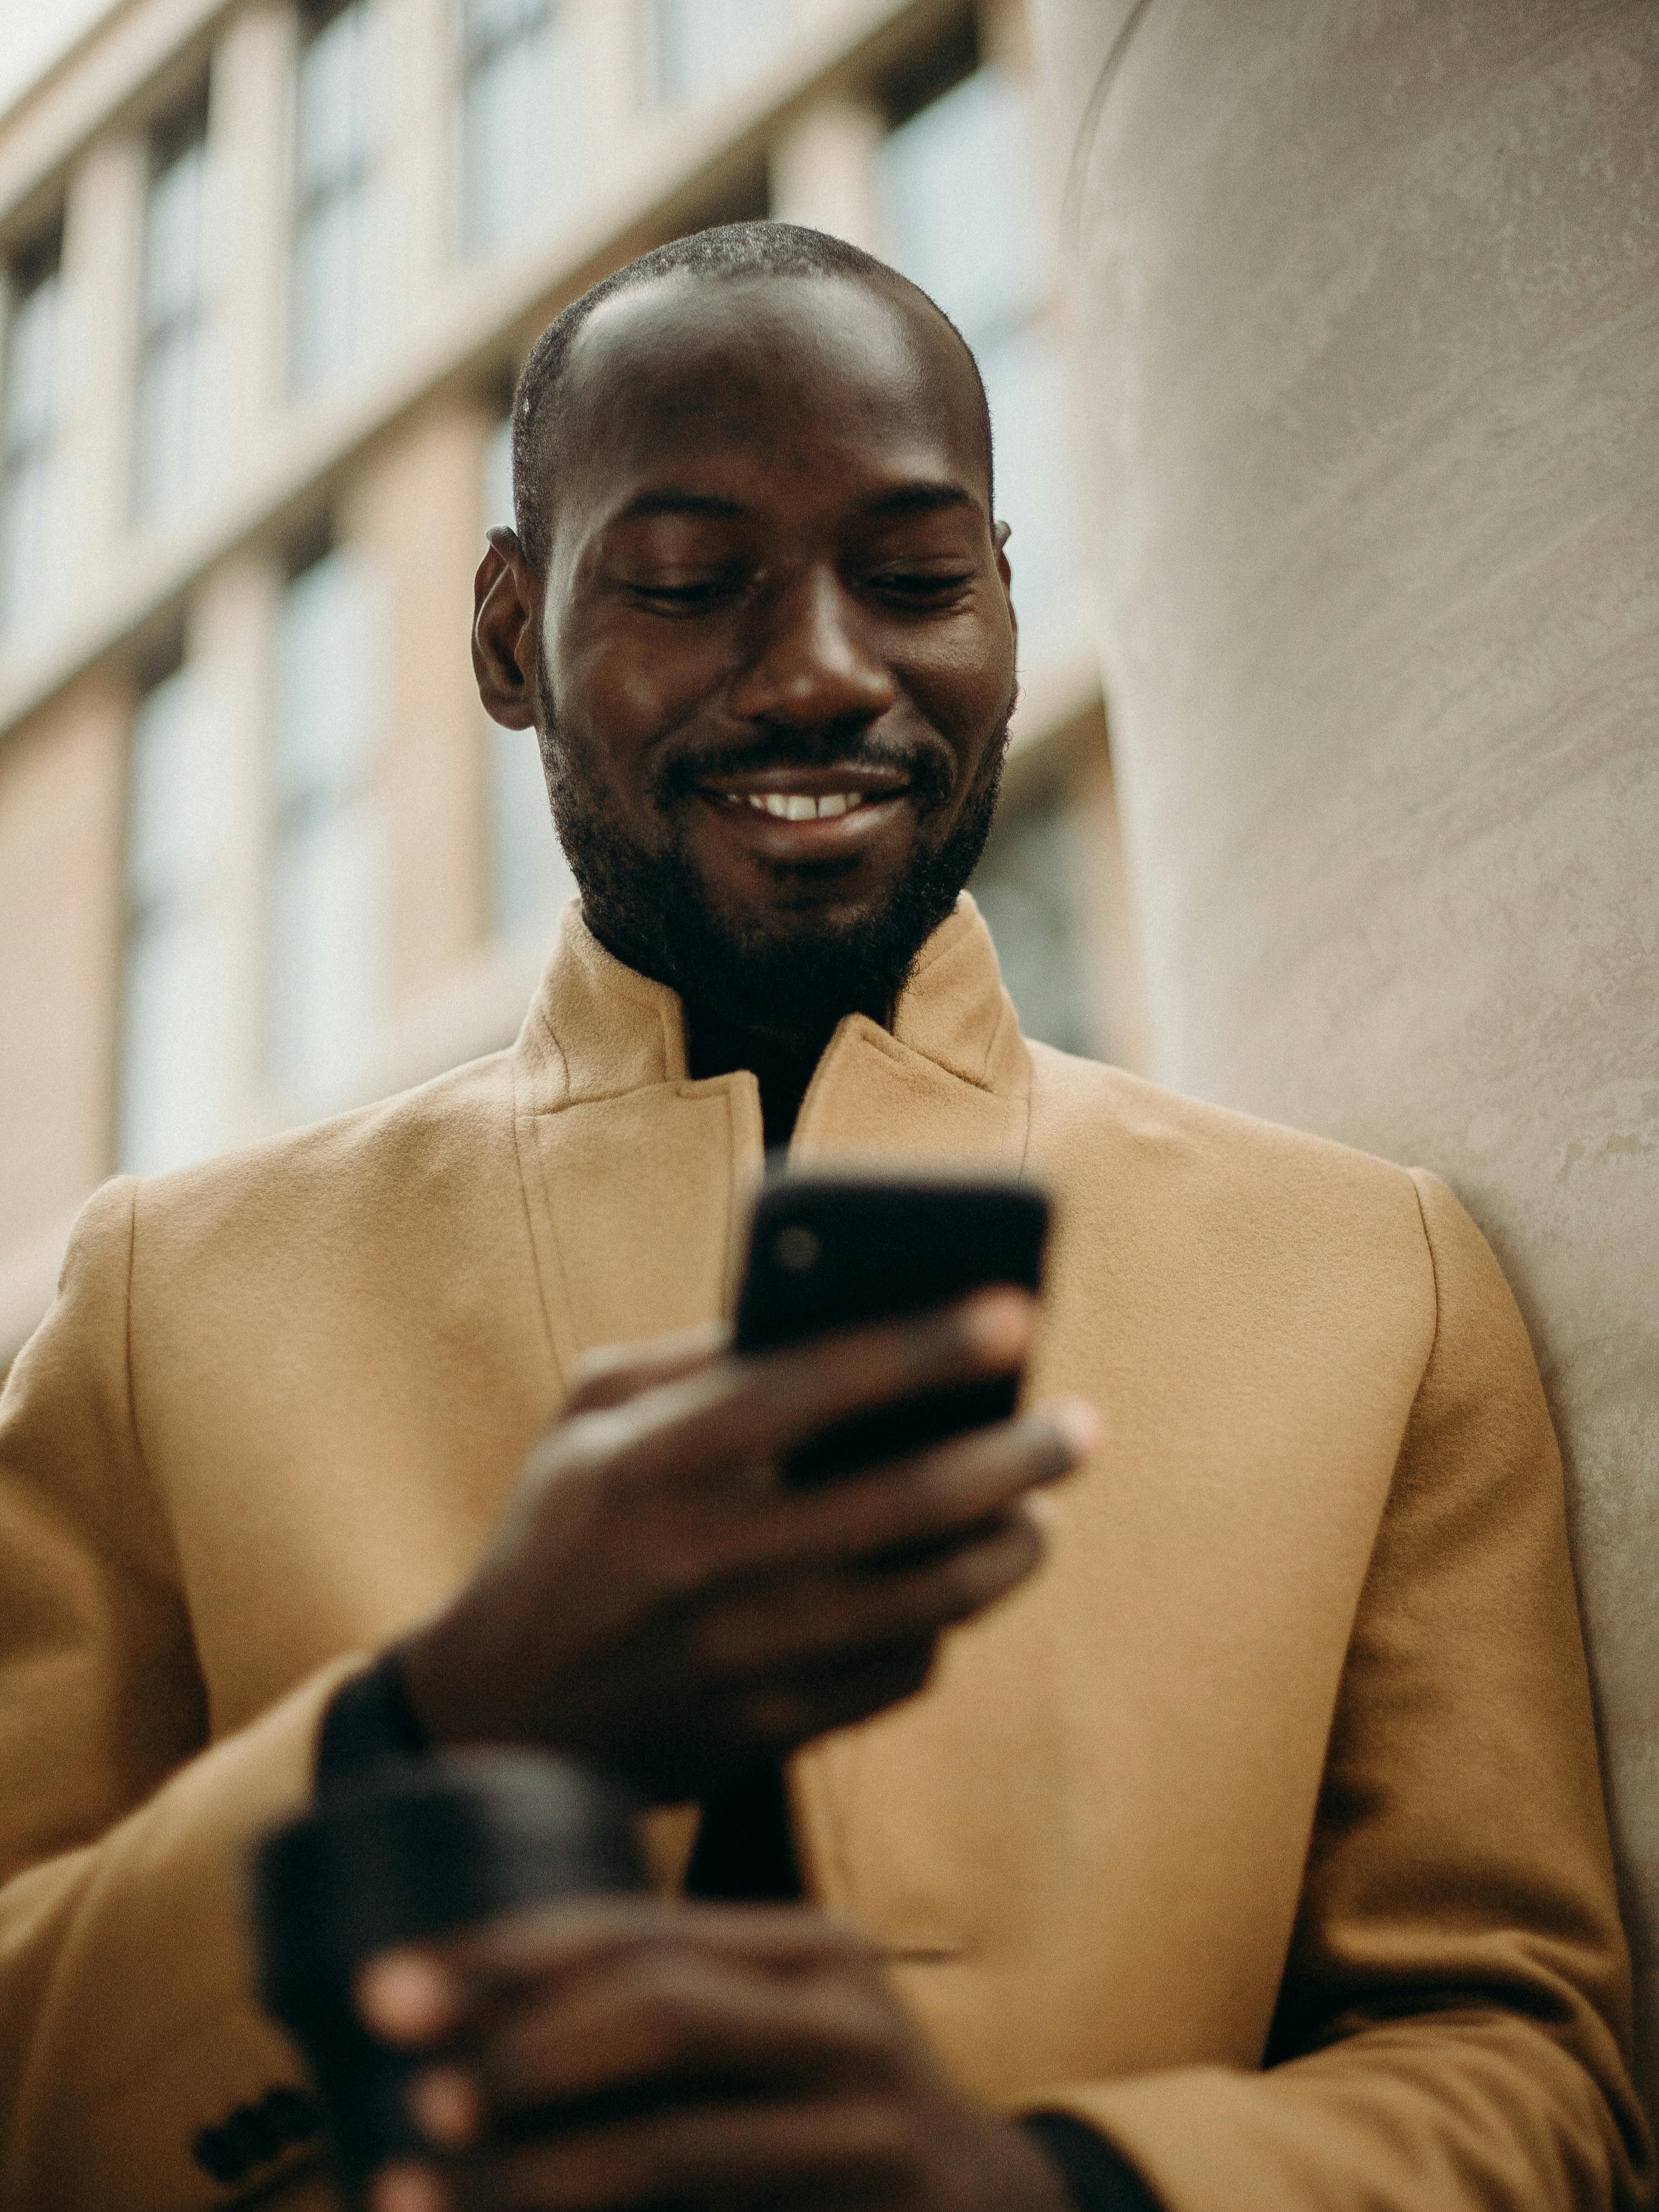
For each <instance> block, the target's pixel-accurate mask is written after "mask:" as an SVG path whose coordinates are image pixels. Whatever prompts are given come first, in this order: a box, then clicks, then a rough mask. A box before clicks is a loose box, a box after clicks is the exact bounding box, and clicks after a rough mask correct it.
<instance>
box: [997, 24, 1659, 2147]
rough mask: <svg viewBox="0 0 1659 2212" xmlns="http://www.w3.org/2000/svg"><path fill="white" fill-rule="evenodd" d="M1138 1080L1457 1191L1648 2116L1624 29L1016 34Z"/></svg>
mask: <svg viewBox="0 0 1659 2212" xmlns="http://www.w3.org/2000/svg"><path fill="white" fill-rule="evenodd" d="M1036 16H1037V21H1038V32H1039V41H1038V43H1039V48H1040V52H1041V55H1042V60H1043V63H1044V66H1045V69H1046V71H1047V75H1048V82H1049V84H1050V87H1051V89H1052V95H1053V110H1052V137H1053V144H1054V152H1055V157H1056V161H1055V166H1056V170H1057V173H1062V174H1063V175H1064V177H1065V179H1066V223H1067V229H1068V234H1069V236H1070V239H1071V242H1072V246H1073V249H1074V259H1075V277H1076V284H1077V293H1078V310H1079V338H1080V345H1079V404H1080V411H1081V416H1082V420H1083V422H1084V426H1085V446H1086V449H1087V454H1088V465H1089V466H1090V469H1091V484H1090V505H1091V513H1092V517H1093V530H1094V540H1095V542H1094V548H1093V550H1094V556H1095V559H1096V562H1097V576H1098V583H1099V601H1100V609H1101V623H1102V639H1103V655H1104V659H1105V664H1106V673H1107V681H1108V692H1109V708H1110V713H1111V717H1112V728H1113V743H1114V748H1115V760H1116V763H1117V774H1118V779H1119V787H1120V792H1121V800H1122V805H1123V809H1124V813H1125V817H1126V826H1127V835H1128V839H1129V845H1130V854H1131V861H1132V866H1133V871H1134V875H1135V881H1136V885H1137V903H1138V920H1139V930H1140V936H1141V943H1142V949H1143V953H1144V958H1145V965H1146V983H1147V995H1148V1002H1149V1003H1148V1018H1149V1021H1150V1024H1151V1029H1152V1053H1153V1060H1154V1064H1155V1066H1156V1069H1157V1072H1158V1073H1159V1075H1160V1076H1161V1077H1162V1078H1163V1079H1165V1080H1166V1081H1168V1082H1170V1083H1171V1084H1173V1085H1176V1086H1177V1087H1179V1088H1181V1089H1182V1090H1187V1091H1194V1092H1197V1093H1199V1094H1201V1095H1203V1096H1206V1097H1212V1098H1215V1099H1219V1100H1222V1101H1225V1102H1226V1103H1230V1104H1233V1105H1237V1106H1240V1107H1243V1108H1245V1109H1249V1110H1250V1111H1252V1112H1255V1113H1259V1114H1263V1115H1270V1116H1272V1117H1273V1118H1275V1119H1278V1120H1281V1121H1291V1122H1294V1123H1298V1124H1301V1125H1303V1126H1305V1127H1310V1128H1315V1129H1318V1130H1322V1131H1324V1132H1326V1133H1329V1134H1332V1135H1334V1136H1337V1137H1340V1138H1342V1139H1346V1140H1348V1141H1350V1142H1352V1143H1354V1144H1358V1145H1360V1146H1365V1147H1366V1148H1368V1149H1370V1150H1372V1151H1376V1152H1382V1153H1384V1154H1387V1155H1389V1156H1390V1157H1392V1158H1398V1159H1402V1160H1409V1161H1417V1162H1422V1163H1425V1164H1427V1165H1429V1166H1431V1167H1433V1168H1435V1169H1436V1170H1438V1171H1439V1172H1440V1173H1442V1174H1443V1175H1444V1176H1446V1177H1447V1178H1448V1180H1449V1182H1451V1183H1452V1184H1453V1186H1454V1187H1455V1188H1456V1190H1457V1191H1458V1192H1459V1193H1460V1194H1461V1195H1462V1198H1463V1200H1464V1201H1465V1203H1466V1204H1467V1205H1468V1206H1469V1207H1470V1208H1471V1210H1472V1211H1473V1212H1474V1214H1475V1216H1476V1218H1478V1219H1479V1221H1480V1223H1481V1225H1482V1226H1483V1227H1484V1229H1485V1230H1486V1234H1487V1236H1488V1237H1490V1238H1491V1240H1492V1243H1493V1245H1494V1247H1495V1249H1497V1251H1498V1256H1499V1257H1500V1259H1501V1260H1502V1261H1503V1262H1504V1266H1505V1267H1506V1268H1507V1270H1508V1272H1509V1275H1510V1280H1511V1281H1512V1283H1513V1284H1514V1285H1515V1287H1516V1293H1517V1295H1518V1297H1520V1300H1521V1303H1522V1308H1523V1310H1524V1311H1525V1313H1526V1316H1527V1319H1528V1324H1529V1326H1530V1328H1531V1330H1532V1333H1533V1340H1534V1344H1535V1346H1536V1347H1537V1351H1538V1354H1539V1358H1540V1361H1541V1366H1542V1368H1543V1371H1544V1376H1545V1381H1546V1384H1547V1388H1548V1390H1549V1393H1550V1396H1551V1400H1552V1402H1553V1407H1554V1410H1555V1414H1556V1418H1557V1422H1558V1425H1559V1429H1560V1431H1561V1435H1562V1438H1563V1443H1564V1445H1565V1451H1566V1456H1567V1463H1568V1478H1569V1483H1570V1488H1571V1506H1572V1512H1573V1525H1574V1535H1575V1542H1576V1547H1577V1561H1578V1568H1579V1575H1580V1583H1581V1589H1582V1592H1583V1599H1584V1602H1585V1607H1586V1613H1587V1620H1588V1632H1589V1642H1590V1647H1591V1658H1592V1664H1593V1668H1594V1671H1595V1680H1596V1687H1597V1695H1598V1700H1599V1710H1600V1715H1601V1727H1602V1731H1603V1739H1604V1748H1605V1752H1606V1755H1607V1765H1608V1770H1609V1776H1610V1786H1611V1791H1612V1797H1613V1813H1614V1822H1615V1829H1616V1835H1617V1843H1618V1849H1619V1852H1620V1864H1621V1873H1622V1878H1623V1881H1624V1884H1625V1891H1626V1904H1627V1909H1628V1917H1629V1923H1630V1927H1631V1931H1632V1942H1633V1946H1634V1948H1635V1953H1636V1957H1637V1966H1638V2013H1639V2027H1640V2033H1641V2036H1642V2044H1643V2057H1642V2064H1643V2070H1644V2079H1645V2082H1646V2087H1647V2090H1648V2093H1649V2097H1650V2104H1652V2103H1653V2102H1654V2101H1655V2093H1656V2091H1659V962H1656V953H1659V942H1656V940H1659V884H1656V864H1659V7H1656V6H1655V5H1654V3H1653V0H1601V4H1594V0H1581V4H1576V5H1569V4H1566V0H1389V5H1387V6H1384V5H1382V4H1380V0H1317V4H1309V0H1251V4H1249V6H1240V5H1238V4H1237V0H1140V4H1139V5H1134V6H1131V5H1127V4H1123V0H1038V4H1037V6H1036Z"/></svg>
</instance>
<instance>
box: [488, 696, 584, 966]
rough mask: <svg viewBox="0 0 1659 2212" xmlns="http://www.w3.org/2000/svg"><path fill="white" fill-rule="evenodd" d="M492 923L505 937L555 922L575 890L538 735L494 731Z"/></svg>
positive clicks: (494, 728)
mask: <svg viewBox="0 0 1659 2212" xmlns="http://www.w3.org/2000/svg"><path fill="white" fill-rule="evenodd" d="M489 845H490V851H489V862H490V866H489V919H490V924H491V927H493V928H495V930H497V931H498V932H500V933H501V934H503V935H511V934H512V933H513V931H515V930H522V929H531V928H533V927H536V925H537V924H538V923H542V924H545V923H550V921H552V919H553V916H554V915H556V914H557V912H558V910H559V908H561V907H562V905H563V904H564V902H565V901H566V900H567V899H568V898H569V897H571V896H573V895H574V891H575V889H576V879H575V878H574V876H573V875H572V874H571V872H570V863H569V862H568V860H566V859H565V857H564V854H563V852H562V850H561V848H560V845H559V841H558V839H557V838H556V836H554V834H553V816H552V810H551V809H550V806H549V805H548V798H547V784H546V781H545V779H544V776H543V775H542V762H541V754H540V752H539V750H538V747H537V743H536V732H534V731H533V730H504V729H502V728H501V727H500V726H499V725H498V724H496V723H494V722H492V723H491V724H490V726H489Z"/></svg>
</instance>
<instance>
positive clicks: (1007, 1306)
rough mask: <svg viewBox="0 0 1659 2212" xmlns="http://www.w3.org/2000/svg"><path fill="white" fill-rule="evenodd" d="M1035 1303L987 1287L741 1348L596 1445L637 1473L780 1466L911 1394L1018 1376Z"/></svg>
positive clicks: (716, 1473)
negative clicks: (779, 1346) (931, 1305)
mask: <svg viewBox="0 0 1659 2212" xmlns="http://www.w3.org/2000/svg"><path fill="white" fill-rule="evenodd" d="M1035 1328H1036V1300H1035V1299H1034V1298H1032V1297H1030V1296H1029V1295H1028V1294H1027V1293H1026V1292H1024V1291H1017V1290H1010V1289H996V1290H987V1291H975V1293H974V1295H973V1296H972V1297H969V1298H963V1299H961V1300H959V1301H958V1302H957V1304H954V1305H950V1306H944V1307H940V1308H939V1309H938V1310H936V1311H934V1312H933V1313H929V1314H924V1315H920V1316H911V1317H908V1318H906V1319H904V1320H902V1321H893V1322H881V1323H878V1324H876V1325H873V1326H872V1327H870V1328H856V1329H845V1330H841V1331H837V1332H836V1333H835V1334H830V1335H828V1336H823V1337H820V1338H817V1339H816V1340H814V1341H813V1342H812V1343H811V1344H808V1345H801V1346H794V1347H793V1348H791V1349H790V1350H788V1351H784V1352H761V1353H750V1354H742V1355H733V1356H732V1357H731V1358H727V1359H721V1360H716V1361H714V1362H713V1363H712V1364H709V1365H708V1366H707V1367H705V1368H704V1369H703V1370H702V1371H701V1372H700V1373H696V1374H692V1375H689V1376H686V1377H685V1378H684V1380H683V1381H682V1382H680V1383H678V1385H676V1386H674V1387H673V1388H671V1389H665V1390H664V1391H662V1392H661V1393H660V1394H658V1393H653V1394H652V1395H651V1396H650V1397H649V1398H647V1399H646V1400H644V1401H641V1404H640V1405H639V1406H638V1407H637V1408H636V1409H630V1410H635V1411H636V1412H637V1415H638V1421H637V1425H636V1427H635V1432H634V1434H633V1435H632V1436H631V1437H629V1436H626V1435H625V1434H624V1433H620V1432H619V1431H618V1429H617V1423H618V1422H625V1421H626V1419H627V1414H626V1413H615V1412H613V1413H611V1415H610V1416H609V1417H608V1418H607V1419H605V1421H603V1422H602V1423H601V1424H600V1425H599V1426H598V1428H597V1429H596V1431H595V1434H594V1437H593V1443H594V1445H595V1447H596V1448H597V1449H601V1450H603V1451H604V1452H605V1455H607V1456H609V1455H611V1454H617V1455H619V1456H620V1457H622V1458H623V1459H624V1460H625V1461H626V1462H627V1464H628V1467H629V1472H630V1474H631V1475H632V1476H633V1478H634V1479H635V1480H646V1481H649V1480H653V1479H666V1480H675V1481H684V1479H685V1478H686V1476H687V1475H689V1474H694V1473H696V1472H699V1471H701V1472H702V1474H705V1475H712V1476H713V1477H714V1479H715V1480H721V1481H723V1480H727V1479H729V1470H730V1469H731V1468H732V1467H734V1466H744V1465H752V1464H754V1463H755V1462H771V1463H774V1464H775V1463H777V1462H781V1461H782V1460H784V1459H787V1457H788V1456H789V1455H791V1454H793V1453H794V1452H796V1451H798V1450H799V1449H800V1448H801V1446H802V1445H803V1444H805V1443H810V1442H811V1439H812V1438H813V1437H815V1436H817V1433H818V1432H819V1431H820V1430H823V1429H826V1428H829V1427H831V1426H832V1425H835V1424H836V1423H837V1422H839V1421H842V1420H846V1419H849V1418H850V1417H851V1416H852V1415H854V1414H855V1413H868V1412H871V1411H872V1410H874V1409H876V1408H878V1407H882V1406H885V1405H897V1404H899V1403H901V1402H902V1401H903V1400H905V1399H906V1398H912V1397H919V1396H921V1395H925V1394H927V1393H928V1392H931V1391H934V1390H942V1389H950V1388H951V1385H953V1384H956V1383H974V1382H983V1381H985V1380H987V1379H988V1378H989V1377H992V1376H999V1375H1012V1374H1015V1373H1017V1372H1018V1369H1019V1366H1020V1364H1021V1363H1022V1361H1023V1360H1024V1357H1025V1354H1026V1352H1027V1351H1028V1350H1029V1348H1030V1341H1031V1337H1032V1334H1033V1331H1034V1329H1035Z"/></svg>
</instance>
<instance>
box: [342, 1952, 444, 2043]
mask: <svg viewBox="0 0 1659 2212" xmlns="http://www.w3.org/2000/svg"><path fill="white" fill-rule="evenodd" d="M455 2005H456V1992H455V1985H454V1983H453V1981H452V1980H451V1978H450V1977H449V1976H448V1975H447V1974H446V1973H445V1972H443V1970H442V1969H441V1967H439V1966H435V1965H434V1964H433V1962H432V1960H430V1959H423V1958H422V1957H420V1956H419V1955H418V1954H417V1953H416V1952H413V1951H384V1952H382V1953H381V1954H380V1957H379V1958H378V1959H371V1960H369V1962H368V1966H365V1967H364V1968H363V1971H362V1973H361V1974H360V1975H359V1976H358V1977H357V2008H358V2010H359V2011H360V2012H361V2013H362V2016H363V2018H364V2020H365V2021H368V2025H369V2027H372V2028H374V2030H376V2032H377V2033H380V2034H381V2035H387V2036H390V2037H391V2038H392V2040H393V2042H396V2043H420V2042H423V2041H424V2040H425V2039H426V2038H427V2037H428V2036H431V2035H436V2034H437V2033H438V2032H439V2030H440V2029H441V2028H443V2027H447V2025H448V2023H449V2021H451V2020H452V2019H453V2017H454V2013H455Z"/></svg>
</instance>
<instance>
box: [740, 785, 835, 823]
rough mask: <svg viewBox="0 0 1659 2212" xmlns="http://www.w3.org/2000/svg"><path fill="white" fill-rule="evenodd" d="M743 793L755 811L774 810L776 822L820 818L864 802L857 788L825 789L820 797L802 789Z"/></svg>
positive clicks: (822, 818)
mask: <svg viewBox="0 0 1659 2212" xmlns="http://www.w3.org/2000/svg"><path fill="white" fill-rule="evenodd" d="M744 798H745V799H747V800H748V801H749V804H750V805H751V806H752V807H753V808H754V809H755V810H756V811H757V813H761V814H774V815H775V816H776V817H777V818H778V820H779V821H780V822H812V821H817V822H823V821H826V820H828V819H829V817H830V816H832V815H836V814H850V813H851V812H852V811H853V809H854V807H855V806H862V805H863V804H864V793H862V792H861V791H829V792H826V793H824V795H823V798H822V799H814V798H813V797H812V795H811V793H810V792H805V791H749V792H745V793H744Z"/></svg>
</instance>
